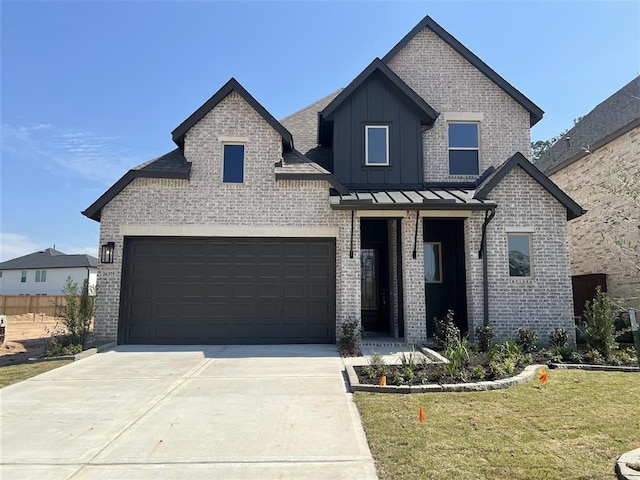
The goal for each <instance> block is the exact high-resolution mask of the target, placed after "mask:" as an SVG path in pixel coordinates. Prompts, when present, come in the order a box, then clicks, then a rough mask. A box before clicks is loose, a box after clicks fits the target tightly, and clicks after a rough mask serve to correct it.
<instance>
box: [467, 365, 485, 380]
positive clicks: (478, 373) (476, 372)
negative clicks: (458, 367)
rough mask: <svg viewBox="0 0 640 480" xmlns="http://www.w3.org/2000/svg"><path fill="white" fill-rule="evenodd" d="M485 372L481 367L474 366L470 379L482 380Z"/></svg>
mask: <svg viewBox="0 0 640 480" xmlns="http://www.w3.org/2000/svg"><path fill="white" fill-rule="evenodd" d="M486 376H487V372H486V370H485V369H484V367H483V366H482V365H476V366H475V367H473V368H472V369H471V378H473V379H474V380H484V379H485V378H486Z"/></svg>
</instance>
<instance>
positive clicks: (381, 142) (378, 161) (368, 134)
mask: <svg viewBox="0 0 640 480" xmlns="http://www.w3.org/2000/svg"><path fill="white" fill-rule="evenodd" d="M364 139H365V140H364V143H365V145H364V163H365V165H368V166H386V165H389V126H388V125H365V126H364Z"/></svg>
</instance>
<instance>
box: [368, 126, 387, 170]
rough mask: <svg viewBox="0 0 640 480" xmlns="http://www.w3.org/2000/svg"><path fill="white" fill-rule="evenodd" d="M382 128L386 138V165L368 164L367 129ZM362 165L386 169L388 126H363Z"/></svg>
mask: <svg viewBox="0 0 640 480" xmlns="http://www.w3.org/2000/svg"><path fill="white" fill-rule="evenodd" d="M373 128H384V130H385V136H386V142H385V146H386V150H387V151H386V158H387V162H386V163H369V129H373ZM364 164H365V165H366V166H367V167H388V166H389V125H365V126H364Z"/></svg>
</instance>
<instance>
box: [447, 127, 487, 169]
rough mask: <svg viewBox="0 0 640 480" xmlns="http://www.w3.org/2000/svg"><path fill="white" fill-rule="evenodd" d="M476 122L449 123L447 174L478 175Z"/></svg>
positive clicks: (478, 158)
mask: <svg viewBox="0 0 640 480" xmlns="http://www.w3.org/2000/svg"><path fill="white" fill-rule="evenodd" d="M478 138H479V137H478V124H477V123H449V175H478V174H479V173H480V155H479V148H478V145H479V141H478Z"/></svg>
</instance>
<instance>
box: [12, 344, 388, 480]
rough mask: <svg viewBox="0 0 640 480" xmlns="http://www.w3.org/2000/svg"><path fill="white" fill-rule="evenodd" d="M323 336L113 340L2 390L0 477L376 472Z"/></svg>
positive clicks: (361, 475)
mask: <svg viewBox="0 0 640 480" xmlns="http://www.w3.org/2000/svg"><path fill="white" fill-rule="evenodd" d="M342 369H343V365H342V361H341V359H340V358H339V357H338V356H337V355H336V352H335V347H334V346H331V345H293V346H205V347H183V346H179V347H155V346H154V347H147V346H144V347H139V346H128V347H119V348H117V349H116V350H115V351H110V352H106V353H101V354H98V355H94V356H91V357H88V358H85V359H83V360H80V361H77V362H74V363H72V364H70V365H67V366H65V367H62V368H59V369H56V370H53V371H51V372H48V373H45V374H43V375H40V376H38V377H34V378H32V379H29V380H27V381H24V382H21V383H19V384H16V385H11V386H9V387H5V388H3V389H1V390H0V404H1V408H2V418H1V421H2V424H1V433H2V444H1V445H0V461H1V466H0V468H1V470H0V478H7V479H9V478H19V479H21V480H26V479H31V478H33V479H38V480H47V479H52V480H53V479H55V480H57V479H73V480H80V479H83V480H88V479H92V480H94V479H127V480H131V479H154V480H164V479H178V478H179V479H189V478H203V479H204V478H206V479H217V478H220V479H229V480H233V479H247V478H255V479H271V478H278V479H281V478H285V479H286V478H295V479H351V478H352V479H363V480H364V479H375V478H377V477H376V473H375V467H374V463H373V459H372V458H371V453H370V451H369V447H368V445H367V442H366V439H365V436H364V431H363V429H362V425H361V423H360V417H359V415H358V412H357V409H356V407H355V404H354V403H353V401H352V399H351V396H350V395H349V394H348V393H347V391H346V387H345V384H344V380H343V375H342Z"/></svg>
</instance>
